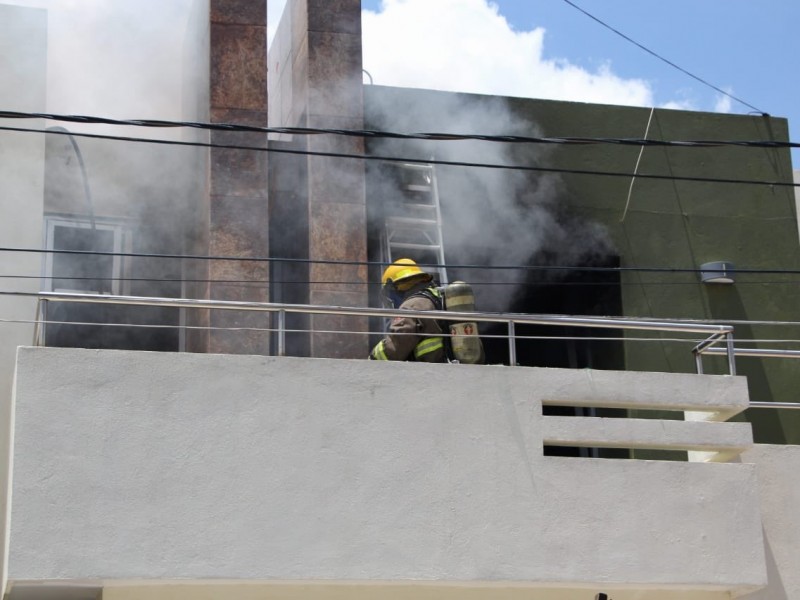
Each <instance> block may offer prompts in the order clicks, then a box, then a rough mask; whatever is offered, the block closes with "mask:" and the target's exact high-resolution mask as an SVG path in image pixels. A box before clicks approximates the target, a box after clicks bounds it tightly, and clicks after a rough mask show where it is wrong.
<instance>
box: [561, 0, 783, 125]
mask: <svg viewBox="0 0 800 600" xmlns="http://www.w3.org/2000/svg"><path fill="white" fill-rule="evenodd" d="M564 2H566V3H567V4H569V5H570V6H571V7H573V8H574V9H576V10H579V11H580V12H582V13H583V14H584V15H586V16H587V17H589V18H590V19H592V20H594V21H596V22H597V23H599V24H600V25H602V26H603V27H605V28H606V29H609V30H611V31H613V32H614V33H616V34H617V35H618V36H620V37H621V38H623V39H625V40H627V41H628V42H630V43H631V44H633V45H635V46H638V47H639V48H641V49H642V50H644V51H645V52H647V53H648V54H650V55H651V56H654V57H656V58H657V59H658V60H660V61H662V62H665V63H666V64H668V65H669V66H671V67H673V68H675V69H677V70H678V71H680V72H681V73H683V74H685V75H688V76H689V77H691V78H692V79H694V80H696V81H699V82H700V83H702V84H703V85H707V86H708V87H710V88H711V89H713V90H715V91H717V92H719V93H720V94H723V95H725V96H727V97H728V98H730V99H731V100H735V101H736V102H739V103H740V104H744V105H745V106H747V107H748V108H752V109H753V110H754V111H756V112H757V113H761V115H762V116H765V117H768V116H769V113H766V112H764V111H763V110H761V109H760V108H756V107H755V106H753V105H752V104H750V103H749V102H745V101H744V100H742V99H741V98H737V97H736V96H734V95H732V94H730V93H729V92H726V91H725V90H723V89H721V88H718V87H717V86H715V85H713V84H711V83H709V82H708V81H706V80H705V79H702V78H701V77H698V76H697V75H695V74H693V73H690V72H689V71H687V70H686V69H684V68H683V67H680V66H678V65H676V64H675V63H674V62H672V61H670V60H667V59H666V58H664V57H663V56H661V55H660V54H656V53H655V52H653V51H652V50H650V49H649V48H647V47H646V46H644V45H642V44H640V43H639V42H637V41H636V40H634V39H631V38H630V37H628V36H627V35H625V34H624V33H622V32H621V31H619V30H617V29H614V28H613V27H612V26H611V25H609V24H608V23H606V22H604V21H601V20H600V19H598V18H597V17H595V16H594V15H593V14H591V13H589V12H587V11H586V10H584V9H582V8H581V7H580V6H578V5H577V4H575V3H574V2H572V1H571V0H564Z"/></svg>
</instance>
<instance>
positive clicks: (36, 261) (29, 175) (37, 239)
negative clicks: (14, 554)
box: [0, 4, 47, 579]
mask: <svg viewBox="0 0 800 600" xmlns="http://www.w3.org/2000/svg"><path fill="white" fill-rule="evenodd" d="M0 57H2V58H0V106H2V107H3V110H9V111H19V112H42V111H44V109H45V76H46V73H47V12H46V11H44V10H41V9H32V8H23V7H19V6H8V5H5V4H0ZM0 125H2V126H4V127H22V128H35V129H41V128H43V127H44V124H43V122H42V121H37V120H17V119H0ZM43 203H44V135H43V134H41V133H22V132H11V131H0V245H2V246H4V247H7V248H31V249H36V248H40V247H41V245H42V206H43ZM0 259H1V260H2V261H3V275H5V276H6V277H5V278H3V279H2V280H0V292H3V293H2V294H0V315H2V317H3V319H4V322H2V323H0V481H2V482H3V484H4V483H5V482H6V480H7V463H8V441H9V425H8V423H9V411H10V404H11V394H12V385H13V375H14V363H15V360H16V352H17V346H19V345H25V344H30V343H31V341H32V339H33V325H32V324H31V323H30V321H31V319H33V318H34V317H35V312H36V299H35V298H30V297H24V296H15V295H6V293H9V292H11V293H15V292H23V293H31V292H36V291H38V289H39V280H38V279H36V277H37V276H38V275H39V274H40V272H41V261H42V257H41V255H39V254H36V253H24V252H3V253H0ZM13 276H18V277H19V276H22V277H20V278H14V277H13ZM31 277H33V279H31ZM5 504H6V489H5V485H2V489H0V511H2V512H3V513H5ZM4 525H5V524H4V523H3V524H2V525H0V530H2V527H3V526H4ZM2 552H3V550H0V553H2ZM0 579H2V576H0Z"/></svg>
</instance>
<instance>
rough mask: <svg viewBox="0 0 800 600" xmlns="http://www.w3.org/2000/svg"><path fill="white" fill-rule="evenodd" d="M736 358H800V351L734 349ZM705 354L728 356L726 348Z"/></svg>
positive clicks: (707, 351)
mask: <svg viewBox="0 0 800 600" xmlns="http://www.w3.org/2000/svg"><path fill="white" fill-rule="evenodd" d="M733 352H734V354H735V355H736V356H759V357H765V356H769V357H772V358H800V350H781V349H779V348H774V349H768V348H734V349H733ZM704 353H705V354H727V351H726V350H725V348H709V349H708V350H706V351H705V352H704Z"/></svg>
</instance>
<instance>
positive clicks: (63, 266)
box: [42, 217, 130, 294]
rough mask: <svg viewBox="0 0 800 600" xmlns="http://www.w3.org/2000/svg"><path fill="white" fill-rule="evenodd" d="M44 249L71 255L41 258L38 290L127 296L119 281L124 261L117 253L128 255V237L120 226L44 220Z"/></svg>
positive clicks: (52, 219) (123, 285)
mask: <svg viewBox="0 0 800 600" xmlns="http://www.w3.org/2000/svg"><path fill="white" fill-rule="evenodd" d="M45 248H46V249H47V250H68V251H73V252H75V253H74V254H73V253H48V254H46V255H45V256H46V257H45V264H44V275H45V278H44V281H43V282H42V289H44V290H46V291H53V292H82V293H90V294H120V293H122V294H125V293H127V292H128V287H129V286H128V285H126V284H125V283H124V282H123V281H122V278H123V271H125V270H127V269H125V268H124V267H125V264H126V260H125V258H124V257H122V256H119V253H122V252H129V251H130V233H129V232H128V231H127V230H126V229H125V228H124V227H123V226H122V225H120V224H118V223H109V222H95V223H92V222H90V221H89V220H81V219H74V218H67V217H45ZM92 252H99V253H101V254H91V253H92ZM105 253H108V254H105Z"/></svg>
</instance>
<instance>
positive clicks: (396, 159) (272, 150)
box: [0, 126, 800, 188]
mask: <svg viewBox="0 0 800 600" xmlns="http://www.w3.org/2000/svg"><path fill="white" fill-rule="evenodd" d="M0 131H16V132H21V133H46V134H48V135H64V134H63V132H60V131H52V130H47V129H34V128H24V127H5V126H4V127H0ZM70 135H73V136H76V137H85V138H91V139H103V140H115V141H120V142H135V143H144V144H163V145H168V146H184V147H196V148H220V149H225V150H247V151H253V152H266V153H277V154H293V155H300V156H320V157H326V158H346V159H358V160H377V161H381V162H392V163H417V164H428V165H438V166H448V167H469V168H476V169H499V170H506V171H528V172H534V173H557V174H561V175H593V176H602V177H625V178H630V177H633V175H634V174H633V173H627V172H618V171H593V170H590V169H566V168H557V167H532V166H528V165H517V164H502V163H476V162H467V161H454V160H438V159H432V158H418V157H398V156H386V155H379V154H368V155H367V154H348V153H345V152H321V151H316V150H292V149H289V148H275V147H265V146H242V145H238V144H218V143H213V142H184V141H179V140H165V139H155V138H135V137H126V136H117V135H101V134H95V133H76V132H73V133H71V134H70ZM793 146H795V144H793ZM796 146H797V147H800V144H797V145H796ZM636 177H637V178H639V179H654V180H666V181H688V182H695V183H728V184H737V185H768V186H772V187H790V188H794V187H797V188H800V183H794V182H788V181H775V180H762V179H729V178H724V177H689V176H680V175H657V174H654V173H637V174H636Z"/></svg>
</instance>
